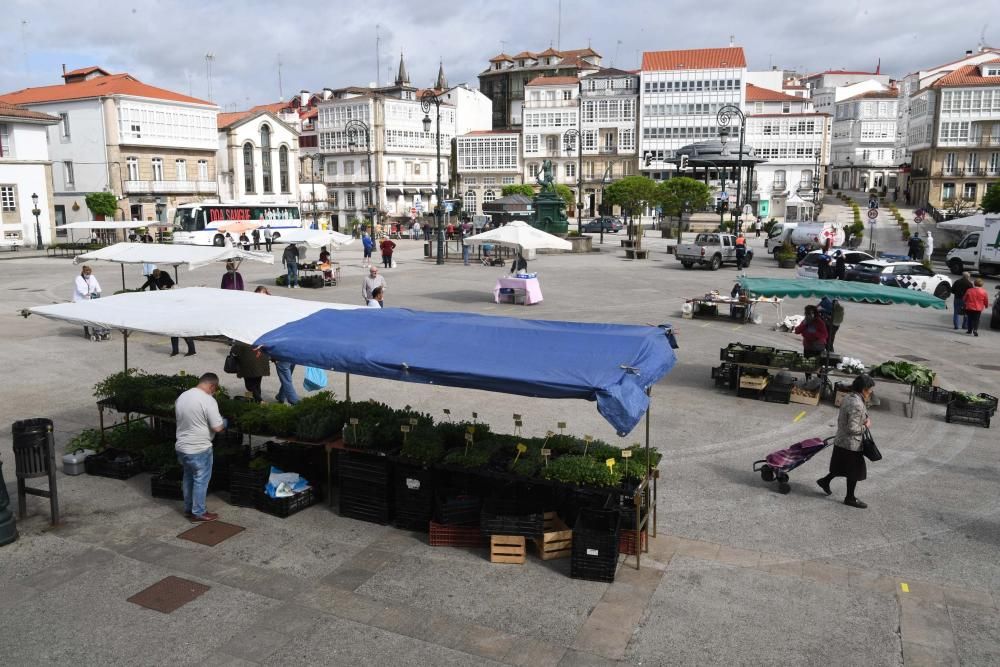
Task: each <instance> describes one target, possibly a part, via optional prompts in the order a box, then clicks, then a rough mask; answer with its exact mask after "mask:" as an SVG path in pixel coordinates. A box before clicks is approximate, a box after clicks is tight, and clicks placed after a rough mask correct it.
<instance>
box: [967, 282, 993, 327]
mask: <svg viewBox="0 0 1000 667" xmlns="http://www.w3.org/2000/svg"><path fill="white" fill-rule="evenodd" d="M989 307H990V297H989V295H988V294H987V293H986V290H984V289H983V279H982V278H976V282H975V286H974V287H971V288H969V289H968V290H966V291H965V315H966V317H968V318H969V323H968V329H966V331H965V333H966V335H969V334H971V335H973V336H978V335H979V318H980V317H981V316H982V314H983V311H984V310H986V309H987V308H989Z"/></svg>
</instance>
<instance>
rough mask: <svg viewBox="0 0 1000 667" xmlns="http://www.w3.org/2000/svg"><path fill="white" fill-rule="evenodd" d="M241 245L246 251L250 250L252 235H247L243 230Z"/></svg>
mask: <svg viewBox="0 0 1000 667" xmlns="http://www.w3.org/2000/svg"><path fill="white" fill-rule="evenodd" d="M240 246H241V247H242V248H243V250H245V251H249V250H250V237H249V236H247V233H246V232H243V233H242V234H240Z"/></svg>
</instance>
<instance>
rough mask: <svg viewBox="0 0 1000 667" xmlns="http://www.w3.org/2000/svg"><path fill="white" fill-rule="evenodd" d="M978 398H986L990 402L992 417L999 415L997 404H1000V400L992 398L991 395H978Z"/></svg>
mask: <svg viewBox="0 0 1000 667" xmlns="http://www.w3.org/2000/svg"><path fill="white" fill-rule="evenodd" d="M978 396H979V398H985V399H986V400H987V401H989V406H990V416H991V417H992V416H993V415H995V414H996V413H997V403H1000V400H998V399H997V397H996V396H990V395H989V394H978Z"/></svg>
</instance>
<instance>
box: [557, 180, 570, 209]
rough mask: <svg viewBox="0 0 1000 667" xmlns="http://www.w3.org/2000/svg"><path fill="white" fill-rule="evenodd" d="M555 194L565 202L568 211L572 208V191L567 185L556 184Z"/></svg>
mask: <svg viewBox="0 0 1000 667" xmlns="http://www.w3.org/2000/svg"><path fill="white" fill-rule="evenodd" d="M556 194H557V195H559V196H560V197H562V200H563V201H564V202H566V209H567V210H569V209H571V208H573V206H574V204H573V191H572V190H570V188H569V186H568V185H563V184H562V183H556Z"/></svg>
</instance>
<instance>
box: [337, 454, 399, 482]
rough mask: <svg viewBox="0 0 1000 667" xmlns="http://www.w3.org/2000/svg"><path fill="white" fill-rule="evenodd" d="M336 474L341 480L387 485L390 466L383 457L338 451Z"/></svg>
mask: <svg viewBox="0 0 1000 667" xmlns="http://www.w3.org/2000/svg"><path fill="white" fill-rule="evenodd" d="M337 474H338V475H339V477H340V478H341V479H347V478H349V479H358V480H365V481H369V482H374V483H376V484H388V483H389V482H390V479H391V474H392V465H391V461H390V460H389V459H388V458H387V457H385V456H377V455H374V454H365V453H362V452H349V451H340V452H339V453H338V456H337Z"/></svg>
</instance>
